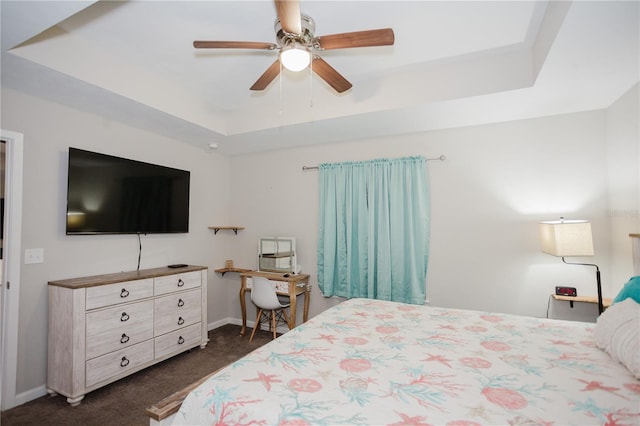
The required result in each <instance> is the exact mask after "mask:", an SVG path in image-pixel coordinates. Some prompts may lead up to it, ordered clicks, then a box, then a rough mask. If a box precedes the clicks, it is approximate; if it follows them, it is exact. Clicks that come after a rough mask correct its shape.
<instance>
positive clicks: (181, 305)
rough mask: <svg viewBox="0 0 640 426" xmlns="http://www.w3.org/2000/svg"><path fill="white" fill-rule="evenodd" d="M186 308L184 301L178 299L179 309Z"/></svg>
mask: <svg viewBox="0 0 640 426" xmlns="http://www.w3.org/2000/svg"><path fill="white" fill-rule="evenodd" d="M183 306H184V300H182V299H178V308H182V307H183Z"/></svg>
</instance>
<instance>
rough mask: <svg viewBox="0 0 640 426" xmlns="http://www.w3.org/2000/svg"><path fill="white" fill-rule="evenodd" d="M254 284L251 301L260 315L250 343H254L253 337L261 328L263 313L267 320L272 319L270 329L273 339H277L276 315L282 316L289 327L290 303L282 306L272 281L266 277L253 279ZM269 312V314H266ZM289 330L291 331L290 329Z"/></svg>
mask: <svg viewBox="0 0 640 426" xmlns="http://www.w3.org/2000/svg"><path fill="white" fill-rule="evenodd" d="M252 281H253V284H252V286H251V301H252V302H253V304H254V305H256V307H257V308H258V315H257V316H256V323H255V324H254V326H253V331H252V332H251V337H250V338H249V342H251V341H253V336H254V335H255V334H256V330H257V329H258V328H259V327H260V323H261V320H262V314H263V312H264V313H265V314H267V315H266V318H267V319H270V322H269V329H270V330H272V331H273V338H274V339H275V338H276V314H281V316H283V317H284V320H285V321H286V322H287V327H289V316H288V315H287V308H288V307H289V303H286V304H282V303H281V302H280V300H278V295H277V294H276V289H275V288H274V287H273V284H271V281H269V280H268V279H266V278H264V277H255V276H254V277H252ZM265 311H268V312H265ZM289 329H291V328H290V327H289Z"/></svg>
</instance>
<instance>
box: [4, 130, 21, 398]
mask: <svg viewBox="0 0 640 426" xmlns="http://www.w3.org/2000/svg"><path fill="white" fill-rule="evenodd" d="M0 138H1V139H2V140H4V141H6V142H7V143H6V154H5V155H6V162H5V205H4V208H5V214H4V241H3V247H4V249H3V262H4V268H3V271H2V277H1V282H0V285H1V287H0V291H2V307H1V309H2V323H1V326H0V408H1V409H2V410H7V409H9V408H12V407H15V406H16V405H17V402H16V378H17V376H16V370H17V366H18V325H19V320H18V318H19V317H18V312H19V308H20V305H19V303H20V266H21V259H22V256H21V245H22V180H23V176H22V171H23V159H24V156H23V153H24V135H23V134H22V133H17V132H11V131H8V130H4V129H0ZM7 283H9V284H10V286H7Z"/></svg>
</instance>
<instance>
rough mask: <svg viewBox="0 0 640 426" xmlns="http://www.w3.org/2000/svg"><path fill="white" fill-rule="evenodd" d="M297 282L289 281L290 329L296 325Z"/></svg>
mask: <svg viewBox="0 0 640 426" xmlns="http://www.w3.org/2000/svg"><path fill="white" fill-rule="evenodd" d="M296 305H297V302H296V283H295V282H290V283H289V330H293V329H294V328H295V326H296V315H297V314H296Z"/></svg>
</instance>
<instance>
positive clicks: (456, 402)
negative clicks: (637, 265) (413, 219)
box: [170, 299, 640, 426]
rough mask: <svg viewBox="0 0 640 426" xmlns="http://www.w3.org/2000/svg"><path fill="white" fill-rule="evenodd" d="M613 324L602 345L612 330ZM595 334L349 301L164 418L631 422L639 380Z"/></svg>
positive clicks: (476, 314) (199, 421)
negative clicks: (599, 343) (601, 345)
mask: <svg viewBox="0 0 640 426" xmlns="http://www.w3.org/2000/svg"><path fill="white" fill-rule="evenodd" d="M631 303H634V304H635V305H636V306H637V307H640V305H638V304H637V303H635V302H633V301H631ZM622 305H623V304H621V306H622ZM614 306H615V305H614ZM629 306H631V304H630V303H629ZM616 309H618V308H616ZM631 309H636V307H634V306H631ZM610 310H612V311H613V310H614V309H613V308H610ZM608 311H609V310H608ZM608 311H607V312H608ZM629 312H635V314H634V313H631V314H629V313H627V314H624V315H626V316H627V319H626V320H627V323H625V324H626V326H625V330H628V329H629V327H628V326H629V325H631V326H636V327H637V324H635V325H634V315H638V312H640V311H638V310H635V311H633V310H630V311H629ZM605 314H606V312H605ZM603 316H604V315H603ZM609 317H613V315H609ZM616 318H617V316H616ZM629 319H630V320H631V322H629V321H628V320H629ZM635 321H636V322H640V316H636V317H635ZM614 322H616V321H613V322H611V321H610V324H609V327H607V330H605V327H601V328H602V330H601V332H600V335H601V336H600V337H601V339H600V340H603V341H604V340H606V339H609V338H610V337H611V336H604V333H609V334H611V333H614V332H615V331H611V330H615V329H616V328H620V327H619V324H618V325H615V324H613V323H614ZM598 327H600V326H599V325H598ZM595 328H596V325H595V324H592V323H579V322H570V321H560V320H551V319H543V318H531V317H522V316H515V315H507V314H496V313H488V312H480V311H470V310H457V309H442V308H436V307H429V306H417V305H407V304H402V303H395V302H386V301H378V300H369V299H351V300H347V301H345V302H343V303H341V304H339V305H337V306H335V307H333V308H331V309H328V310H327V311H325V312H323V313H321V314H320V315H318V316H316V317H314V318H312V319H311V320H309V321H308V322H306V323H304V324H303V325H301V326H298V327H297V328H295V329H293V330H291V331H289V332H287V333H286V334H284V335H282V336H281V337H279V338H278V339H276V340H274V341H272V342H270V343H268V344H266V345H264V346H262V347H260V348H258V349H256V350H255V351H254V352H252V353H250V354H249V355H247V356H245V357H244V358H242V359H240V360H238V361H237V362H234V363H232V364H230V365H228V366H227V367H225V368H223V369H221V370H220V371H218V372H216V373H215V374H213V375H212V376H211V377H208V378H207V379H206V380H204V381H203V382H202V383H201V384H199V385H198V386H197V387H195V388H194V389H193V390H191V391H190V393H189V394H188V396H187V397H186V398H185V399H184V402H182V405H181V406H180V409H179V410H178V411H177V413H175V414H174V415H173V416H172V417H171V419H170V421H172V422H173V424H174V425H205V424H206V425H213V424H227V425H230V424H236V425H308V424H309V425H311V424H322V425H339V424H349V425H378V424H380V425H382V424H385V425H449V426H453V425H476V424H492V425H498V424H500V425H503V424H512V425H514V424H517V425H524V424H549V425H551V424H554V425H568V424H575V425H590V424H608V425H639V424H640V381H639V380H638V378H636V377H635V376H634V374H633V373H632V372H631V371H630V370H629V369H628V368H627V367H625V365H624V364H623V363H621V361H620V360H618V359H615V357H612V356H611V355H610V354H609V353H608V351H609V352H610V349H611V348H608V349H607V350H604V349H601V348H599V347H598V345H597V344H596V343H597V342H596V341H597V339H596V337H597V334H598V333H596V331H597V330H595ZM636 334H637V331H636ZM631 336H632V337H633V335H631ZM610 340H611V339H610ZM631 340H633V339H631ZM635 340H636V341H637V338H636V339H635ZM624 341H625V342H627V343H626V346H625V349H626V350H627V352H628V350H634V347H633V346H629V344H628V341H629V338H628V336H627V337H625V338H624ZM605 344H606V343H605ZM610 344H611V342H610V341H609V345H610ZM635 350H636V352H635V355H633V354H632V355H631V357H633V356H635V357H636V358H637V357H638V356H640V355H638V351H637V346H635ZM627 356H628V354H627ZM636 373H637V372H636Z"/></svg>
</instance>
